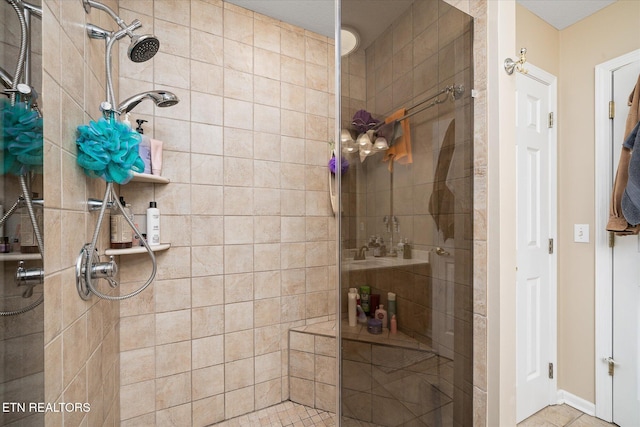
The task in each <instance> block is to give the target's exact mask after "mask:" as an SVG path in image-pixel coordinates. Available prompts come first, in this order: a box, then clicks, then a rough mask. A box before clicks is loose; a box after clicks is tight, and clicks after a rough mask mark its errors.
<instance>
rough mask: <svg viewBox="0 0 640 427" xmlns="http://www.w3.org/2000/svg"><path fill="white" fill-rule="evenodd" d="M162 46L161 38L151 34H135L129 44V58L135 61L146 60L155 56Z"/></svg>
mask: <svg viewBox="0 0 640 427" xmlns="http://www.w3.org/2000/svg"><path fill="white" fill-rule="evenodd" d="M159 48H160V40H158V38H157V37H156V36H153V35H151V34H144V35H141V36H139V35H134V36H133V37H131V44H130V45H129V50H128V52H127V53H128V54H129V59H131V60H132V61H133V62H145V61H148V60H150V59H151V58H153V56H154V55H155V54H156V53H157V52H158V49H159Z"/></svg>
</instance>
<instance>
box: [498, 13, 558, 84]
mask: <svg viewBox="0 0 640 427" xmlns="http://www.w3.org/2000/svg"><path fill="white" fill-rule="evenodd" d="M523 47H524V48H526V49H527V62H529V63H531V64H533V65H535V66H536V67H538V68H542V69H543V70H544V71H546V72H548V73H551V74H553V75H554V76H558V75H559V73H560V62H559V61H560V32H559V31H558V30H557V29H556V28H555V27H554V26H552V25H550V24H547V23H546V22H545V21H543V20H542V19H540V18H539V17H538V16H537V15H535V14H533V13H532V12H530V11H529V10H528V9H526V8H525V7H523V6H522V5H520V4H519V3H516V51H515V52H514V53H513V56H510V57H511V58H513V59H516V57H517V55H518V53H519V52H520V49H521V48H523Z"/></svg>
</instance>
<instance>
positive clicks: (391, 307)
mask: <svg viewBox="0 0 640 427" xmlns="http://www.w3.org/2000/svg"><path fill="white" fill-rule="evenodd" d="M396 313H397V308H396V294H395V293H393V292H388V293H387V316H388V318H389V328H391V319H393V318H394V316H395V315H396Z"/></svg>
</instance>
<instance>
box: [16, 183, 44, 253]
mask: <svg viewBox="0 0 640 427" xmlns="http://www.w3.org/2000/svg"><path fill="white" fill-rule="evenodd" d="M37 198H38V193H33V195H32V196H31V200H35V199H37ZM33 212H34V214H35V217H36V223H37V225H38V228H39V229H40V230H42V211H41V210H40V209H38V208H36V207H35V206H34V209H33ZM20 252H22V253H23V254H35V253H38V252H40V248H38V239H37V238H36V232H35V229H34V227H33V223H32V222H31V216H30V215H29V211H28V210H27V207H26V206H25V207H24V208H22V214H21V215H20Z"/></svg>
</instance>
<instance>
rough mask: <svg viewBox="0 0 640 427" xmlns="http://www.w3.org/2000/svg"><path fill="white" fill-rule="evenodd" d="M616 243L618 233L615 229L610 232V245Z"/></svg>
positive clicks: (612, 245)
mask: <svg viewBox="0 0 640 427" xmlns="http://www.w3.org/2000/svg"><path fill="white" fill-rule="evenodd" d="M615 245H616V233H614V232H613V231H610V232H609V247H610V248H612V247H614V246H615Z"/></svg>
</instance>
